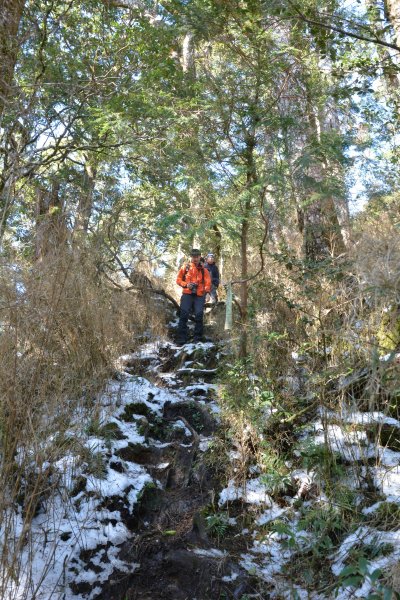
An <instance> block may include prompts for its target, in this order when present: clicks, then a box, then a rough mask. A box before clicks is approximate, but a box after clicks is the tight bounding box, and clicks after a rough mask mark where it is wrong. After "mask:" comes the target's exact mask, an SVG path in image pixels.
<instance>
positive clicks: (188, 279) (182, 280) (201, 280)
mask: <svg viewBox="0 0 400 600" xmlns="http://www.w3.org/2000/svg"><path fill="white" fill-rule="evenodd" d="M190 257H191V262H190V264H185V265H183V266H182V267H181V268H180V269H179V273H178V277H177V279H176V283H177V284H178V285H180V286H181V287H182V288H183V292H182V297H181V304H180V316H179V325H178V338H177V342H178V343H179V344H186V342H187V340H188V327H187V322H188V318H189V315H190V313H191V312H192V311H193V312H194V338H193V341H194V342H199V341H201V338H202V336H203V312H204V302H205V298H206V294H207V293H210V292H211V277H210V273H209V272H208V270H207V269H205V268H204V266H203V265H202V264H201V262H200V258H201V252H200V250H197V249H196V248H193V250H192V251H191V253H190Z"/></svg>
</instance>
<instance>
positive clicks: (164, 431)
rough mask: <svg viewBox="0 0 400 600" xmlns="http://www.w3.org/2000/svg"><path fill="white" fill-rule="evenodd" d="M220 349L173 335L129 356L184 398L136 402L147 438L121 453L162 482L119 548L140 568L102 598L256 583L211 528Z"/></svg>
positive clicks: (236, 593)
mask: <svg viewBox="0 0 400 600" xmlns="http://www.w3.org/2000/svg"><path fill="white" fill-rule="evenodd" d="M143 350H144V352H146V348H144V349H143ZM221 351H223V350H222V349H221V347H219V346H218V345H217V344H214V343H210V342H209V343H200V344H196V345H194V344H187V345H186V346H183V347H182V348H178V347H176V346H174V345H173V344H170V343H168V342H166V343H165V344H162V345H160V346H159V348H158V350H157V352H156V354H154V355H153V358H150V357H149V356H148V355H147V357H146V355H144V356H143V351H142V358H141V357H140V352H141V351H140V350H139V353H138V354H137V355H136V356H134V357H131V359H129V357H126V365H127V367H126V368H127V370H131V371H134V372H135V371H136V372H137V370H138V368H142V369H143V367H144V365H146V363H148V364H147V367H145V370H146V371H147V373H148V371H149V369H150V371H153V373H156V375H155V378H156V385H157V386H159V387H160V389H161V390H163V391H164V390H168V391H170V392H171V393H172V394H174V395H176V396H177V397H179V398H180V399H178V400H177V401H176V402H174V401H171V400H167V401H166V402H165V404H164V405H163V411H162V415H161V416H159V415H157V414H156V413H153V412H151V410H149V407H148V404H147V403H146V402H143V403H142V404H140V405H139V404H136V406H135V408H134V410H135V411H136V412H137V413H142V415H143V422H144V427H145V429H146V442H145V443H144V444H139V445H136V446H130V447H128V448H126V449H125V450H124V452H123V453H121V458H123V459H124V460H125V461H131V462H134V463H136V464H140V465H142V466H143V467H144V468H145V469H146V470H147V471H148V473H149V474H150V476H151V477H152V479H153V481H154V482H155V485H151V486H147V488H146V489H145V490H144V493H143V494H142V496H141V498H140V502H139V504H138V506H137V509H136V511H135V513H134V517H133V521H132V522H131V529H132V531H133V532H134V537H133V539H132V540H130V541H129V542H128V543H127V544H126V545H125V547H124V548H123V549H122V551H121V555H120V558H121V559H122V560H123V561H124V562H126V563H131V564H137V565H138V567H137V569H136V570H135V571H134V573H133V574H132V575H131V576H130V577H129V578H126V577H125V578H121V579H120V580H118V579H117V580H116V581H115V582H113V581H109V582H107V583H106V584H105V585H104V587H103V590H102V592H101V594H100V595H99V596H97V597H98V598H104V599H106V598H113V599H115V600H117V599H121V600H125V599H126V600H128V599H129V600H133V599H135V600H136V599H137V600H139V599H140V600H147V599H148V600H150V599H156V598H159V599H160V600H161V599H163V600H181V599H182V600H186V599H187V600H189V599H190V600H193V599H195V598H196V599H197V600H206V599H211V598H215V599H218V598H241V597H242V596H243V595H244V594H245V593H248V592H251V591H252V586H251V577H249V575H248V574H247V573H246V571H245V570H244V569H243V568H241V567H239V565H238V564H237V562H236V561H235V559H234V558H233V557H234V556H235V552H233V553H232V550H233V548H232V540H231V539H229V540H226V543H224V541H223V540H221V539H219V540H218V541H217V543H216V540H215V539H212V536H210V535H209V533H208V531H207V522H206V513H207V511H208V512H209V511H210V509H211V507H212V506H213V503H215V502H216V497H217V494H218V492H219V491H220V486H221V483H220V482H219V481H218V480H217V479H216V477H215V474H214V472H213V468H212V465H210V462H209V460H208V458H207V452H206V451H207V449H208V448H209V446H210V444H212V443H213V434H214V432H215V430H216V428H217V427H218V407H217V405H216V403H215V394H216V387H217V386H216V385H215V384H214V383H212V382H213V380H214V378H215V375H216V367H217V365H218V360H219V357H220V353H221ZM233 521H234V519H233ZM236 550H239V544H237V548H236ZM233 573H234V576H232V574H233Z"/></svg>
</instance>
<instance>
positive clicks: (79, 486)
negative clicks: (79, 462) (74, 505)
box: [71, 475, 87, 498]
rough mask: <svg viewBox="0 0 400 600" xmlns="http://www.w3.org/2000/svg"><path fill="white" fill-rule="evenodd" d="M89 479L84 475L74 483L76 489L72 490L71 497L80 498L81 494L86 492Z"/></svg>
mask: <svg viewBox="0 0 400 600" xmlns="http://www.w3.org/2000/svg"><path fill="white" fill-rule="evenodd" d="M86 482H87V479H86V477H84V476H83V475H80V476H79V477H78V479H77V480H76V481H75V483H74V487H73V488H72V490H71V497H72V498H74V497H75V496H78V495H79V494H80V493H81V492H84V491H85V490H86Z"/></svg>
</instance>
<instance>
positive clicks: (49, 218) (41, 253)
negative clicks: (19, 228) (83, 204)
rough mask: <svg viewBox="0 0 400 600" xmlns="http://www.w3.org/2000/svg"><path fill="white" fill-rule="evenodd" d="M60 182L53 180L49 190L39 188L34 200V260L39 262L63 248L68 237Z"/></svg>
mask: <svg viewBox="0 0 400 600" xmlns="http://www.w3.org/2000/svg"><path fill="white" fill-rule="evenodd" d="M63 209H64V203H63V200H62V197H61V196H60V182H59V181H58V180H56V179H55V180H54V181H53V183H52V187H51V190H50V191H48V190H45V189H43V188H40V189H39V190H38V192H37V200H36V260H38V261H39V262H41V261H42V260H43V259H44V258H45V257H46V256H48V255H53V254H54V253H55V252H57V250H59V249H60V248H62V247H64V246H65V243H66V241H67V236H68V230H67V226H66V224H65V219H64V214H63Z"/></svg>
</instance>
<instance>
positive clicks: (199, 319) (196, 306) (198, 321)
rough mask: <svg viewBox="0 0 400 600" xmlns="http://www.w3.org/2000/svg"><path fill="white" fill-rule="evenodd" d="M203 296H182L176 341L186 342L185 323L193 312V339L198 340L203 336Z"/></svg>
mask: <svg viewBox="0 0 400 600" xmlns="http://www.w3.org/2000/svg"><path fill="white" fill-rule="evenodd" d="M204 301H205V296H196V295H194V294H182V297H181V306H180V314H179V324H178V340H179V341H180V342H187V338H188V327H187V322H188V318H189V315H190V313H191V312H192V311H193V312H194V339H195V340H199V339H200V338H201V337H202V335H203V312H204Z"/></svg>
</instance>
